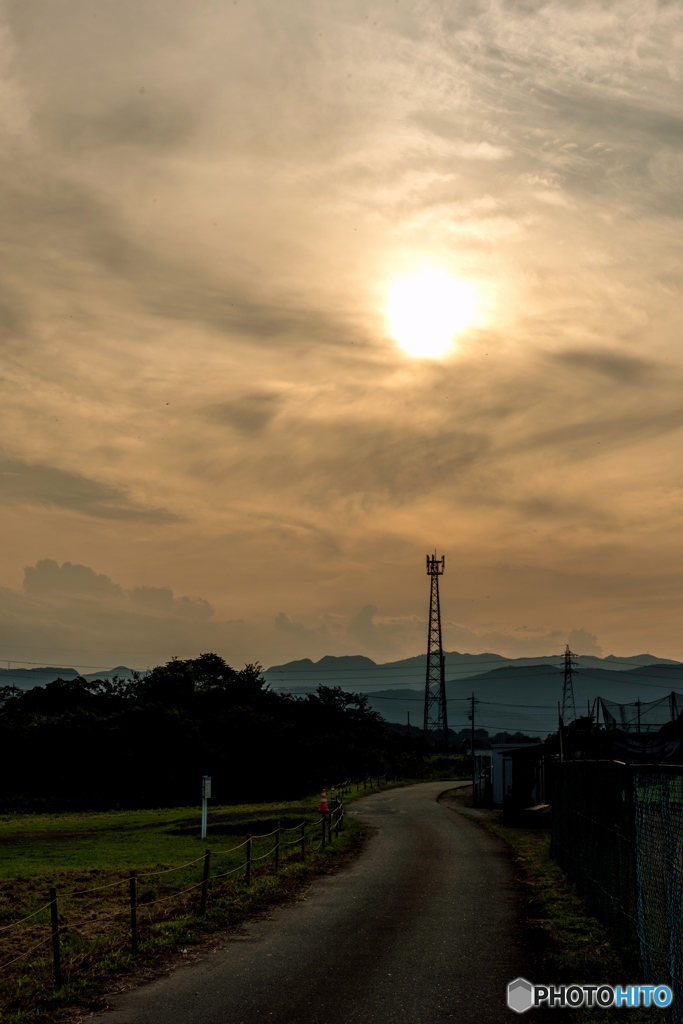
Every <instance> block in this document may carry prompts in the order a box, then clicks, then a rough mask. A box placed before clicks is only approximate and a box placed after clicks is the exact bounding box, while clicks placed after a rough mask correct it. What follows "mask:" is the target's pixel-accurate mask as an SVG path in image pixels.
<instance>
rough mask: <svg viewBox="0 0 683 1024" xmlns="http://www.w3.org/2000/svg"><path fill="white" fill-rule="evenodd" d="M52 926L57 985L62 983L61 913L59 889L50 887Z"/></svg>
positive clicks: (53, 957)
mask: <svg viewBox="0 0 683 1024" xmlns="http://www.w3.org/2000/svg"><path fill="white" fill-rule="evenodd" d="M50 926H51V928H52V959H53V962H54V968H55V985H56V986H57V987H58V988H59V987H60V986H61V984H62V967H61V964H60V962H59V914H58V913H57V890H56V889H52V888H51V889H50Z"/></svg>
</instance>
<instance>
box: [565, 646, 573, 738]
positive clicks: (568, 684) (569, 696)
mask: <svg viewBox="0 0 683 1024" xmlns="http://www.w3.org/2000/svg"><path fill="white" fill-rule="evenodd" d="M575 668H576V662H575V661H574V658H573V655H572V652H571V651H570V650H569V644H567V646H566V648H565V652H564V682H563V683H562V721H563V722H565V723H566V721H567V712H569V711H571V714H572V718H573V719H576V704H575V703H574V683H573V682H572V671H573V669H575Z"/></svg>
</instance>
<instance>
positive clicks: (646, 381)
mask: <svg viewBox="0 0 683 1024" xmlns="http://www.w3.org/2000/svg"><path fill="white" fill-rule="evenodd" d="M552 358H553V359H555V360H557V361H558V362H561V363H563V364H564V365H565V366H568V367H570V368H572V369H575V370H576V371H577V372H579V373H582V372H584V371H586V370H588V371H589V372H590V373H597V374H601V375H602V376H604V377H607V378H608V379H610V380H612V381H614V382H615V383H616V384H627V385H628V384H636V385H641V386H647V385H651V384H652V383H653V377H654V376H655V375H656V374H657V372H658V371H659V370H660V369H661V368H660V367H658V366H657V364H656V363H655V362H653V361H652V360H649V359H643V358H641V357H639V356H633V355H628V354H625V353H623V352H612V351H610V350H609V349H604V350H602V351H600V350H595V349H594V350H592V351H590V350H584V349H568V350H566V351H564V352H557V353H554V354H553V356H552Z"/></svg>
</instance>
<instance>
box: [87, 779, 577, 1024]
mask: <svg viewBox="0 0 683 1024" xmlns="http://www.w3.org/2000/svg"><path fill="white" fill-rule="evenodd" d="M450 785H451V786H452V785H453V784H450ZM448 788H449V784H448V783H443V782H441V783H439V782H428V783H422V784H420V785H416V786H410V787H408V788H406V789H395V790H389V791H388V792H385V793H377V794H375V795H373V796H370V797H367V798H366V799H364V800H362V801H360V802H358V803H354V804H352V805H351V808H350V813H354V814H357V815H358V817H359V818H361V819H362V820H363V821H365V822H367V823H368V824H370V825H371V826H373V828H374V830H375V831H374V834H373V836H372V838H371V840H370V842H369V844H368V846H367V849H366V850H365V851H364V853H363V854H362V855H361V856H360V857H359V858H358V859H357V860H356V861H354V863H353V864H351V865H350V866H349V867H347V868H344V869H342V870H341V871H340V872H339V873H338V874H336V875H330V876H326V877H324V878H320V879H318V880H316V881H315V882H313V884H312V885H311V886H310V888H309V889H308V891H307V893H306V899H305V900H302V901H300V902H297V903H295V904H292V905H289V906H285V907H280V908H278V909H277V910H275V911H274V912H273V914H272V916H271V917H269V918H267V919H263V920H258V921H254V922H253V923H251V924H249V925H247V927H246V928H245V930H244V932H243V934H241V935H238V936H235V938H234V939H229V940H228V941H227V943H226V944H225V946H224V948H222V949H219V950H217V951H216V952H214V953H208V954H207V956H206V958H205V959H204V960H203V961H201V962H199V963H196V964H191V965H190V964H188V965H184V966H182V967H180V968H179V969H178V970H176V971H174V972H173V973H172V974H171V975H169V976H165V977H163V978H160V979H158V980H156V981H153V982H150V983H148V984H145V985H143V986H141V987H139V988H137V989H133V990H131V991H129V992H126V993H122V994H120V995H117V996H114V997H112V999H111V1002H112V1005H113V1006H114V1009H113V1010H109V1011H106V1012H104V1013H103V1014H101V1015H100V1016H99V1019H100V1020H101V1022H102V1024H342V1022H343V1024H399V1022H400V1024H439V1022H443V1021H449V1022H454V1024H494V1022H496V1024H497V1022H500V1021H503V1022H508V1021H512V1020H517V1021H519V1020H520V1019H522V1018H520V1017H519V1016H518V1015H517V1014H515V1013H513V1012H512V1011H511V1010H509V1009H508V1008H507V1005H506V1001H505V1000H506V990H507V984H508V982H509V981H512V980H513V979H514V978H516V977H518V976H519V975H523V976H525V977H527V978H529V980H531V981H535V982H536V983H538V984H540V983H542V982H544V981H547V980H552V979H544V978H542V977H540V976H539V971H538V969H537V966H536V964H535V963H534V958H533V953H532V952H531V950H532V948H533V944H530V942H529V938H530V937H529V934H528V933H527V931H526V926H525V924H524V914H523V908H522V896H521V893H520V889H519V885H518V883H517V881H516V878H515V872H514V868H513V866H512V864H511V860H510V857H509V854H508V853H507V852H506V850H505V847H504V846H503V844H502V843H500V842H499V841H498V840H497V839H496V838H495V837H494V836H491V835H490V834H489V833H487V832H486V831H485V830H484V829H482V828H481V827H480V826H479V825H478V824H476V823H475V822H472V821H471V820H469V819H467V818H465V817H464V816H463V815H461V814H458V813H457V812H456V811H454V810H453V809H452V808H449V806H448V800H447V799H446V800H443V799H442V800H441V801H438V800H437V798H438V797H439V795H440V794H442V793H443V792H444V790H445V789H448ZM551 1012H552V1018H551V1019H552V1020H553V1021H554V1022H555V1024H559V1021H560V1019H561V1016H563V1015H560V1013H559V1012H558V1011H551ZM543 1016H546V1014H542V1013H541V1011H539V1010H533V1011H532V1012H531V1017H532V1019H533V1024H540V1021H541V1020H542V1019H543Z"/></svg>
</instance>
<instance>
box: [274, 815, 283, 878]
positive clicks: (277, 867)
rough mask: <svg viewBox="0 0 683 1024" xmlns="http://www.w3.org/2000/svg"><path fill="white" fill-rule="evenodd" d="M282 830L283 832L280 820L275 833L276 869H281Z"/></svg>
mask: <svg viewBox="0 0 683 1024" xmlns="http://www.w3.org/2000/svg"><path fill="white" fill-rule="evenodd" d="M281 832H282V829H281V827H280V822H279V821H278V823H277V832H276V833H275V870H276V871H279V870H280V833H281Z"/></svg>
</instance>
